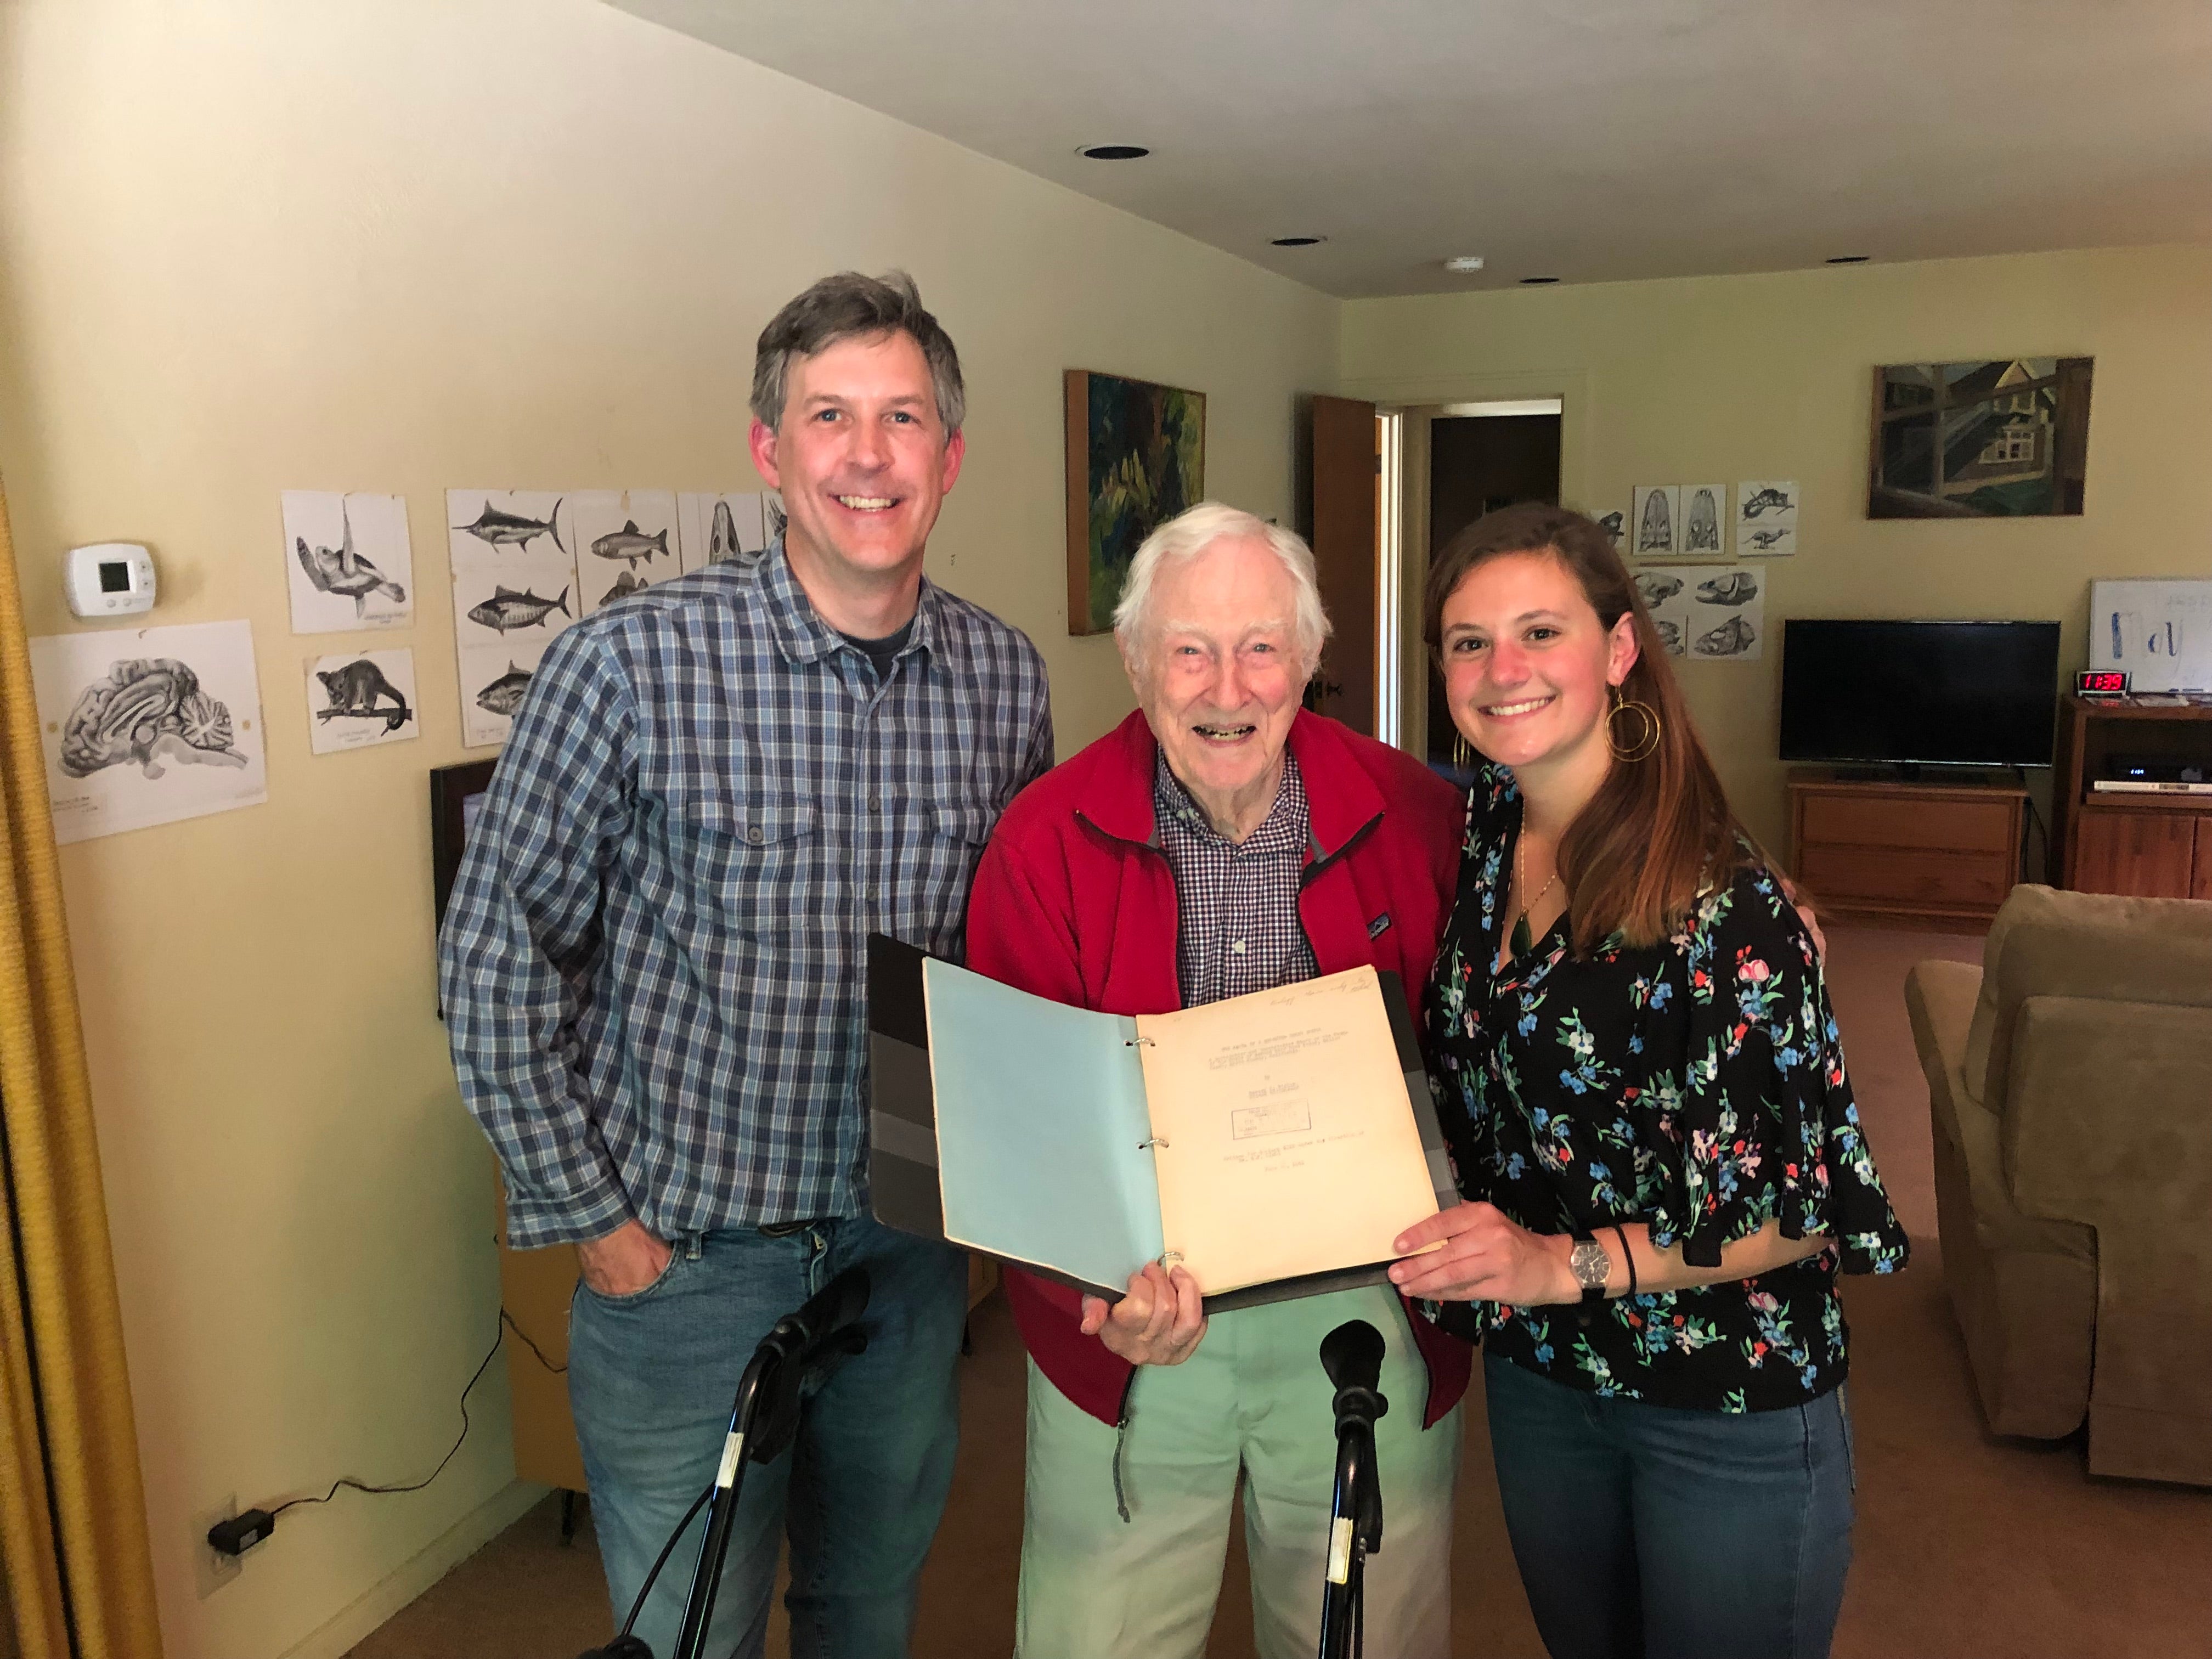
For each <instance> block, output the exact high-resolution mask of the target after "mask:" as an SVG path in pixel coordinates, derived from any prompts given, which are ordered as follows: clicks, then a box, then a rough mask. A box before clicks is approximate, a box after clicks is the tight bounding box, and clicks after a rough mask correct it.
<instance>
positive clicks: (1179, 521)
mask: <svg viewBox="0 0 2212 1659" xmlns="http://www.w3.org/2000/svg"><path fill="white" fill-rule="evenodd" d="M1219 541H1255V542H1263V543H1265V544H1267V550H1268V551H1269V552H1271V553H1273V555H1274V556H1276V557H1277V558H1278V559H1279V560H1281V561H1282V564H1283V568H1284V569H1285V570H1287V571H1288V572H1290V575H1291V586H1293V587H1295V588H1296V589H1297V614H1296V616H1295V617H1293V619H1292V620H1293V622H1294V623H1295V626H1296V629H1297V652H1298V670H1299V673H1300V675H1301V676H1302V677H1307V678H1310V676H1311V675H1312V673H1313V671H1314V670H1315V669H1316V667H1318V666H1319V665H1320V663H1321V648H1322V645H1323V644H1324V643H1325V642H1326V641H1327V640H1328V635H1329V623H1328V611H1324V610H1323V609H1322V603H1321V585H1320V583H1319V582H1318V581H1317V580H1316V578H1315V574H1314V556H1313V550H1312V549H1311V548H1310V547H1308V546H1307V545H1306V544H1305V541H1304V538H1302V537H1299V536H1297V535H1294V534H1293V533H1292V532H1290V531H1287V530H1285V529H1284V528H1283V527H1282V526H1280V525H1279V524H1269V523H1268V522H1267V520H1265V519H1262V518H1259V517H1257V516H1255V514H1253V513H1247V512H1245V511H1243V509H1242V508H1241V507H1230V506H1227V505H1225V503H1223V502H1220V501H1200V503H1199V504H1198V505H1197V506H1196V507H1190V508H1188V509H1187V510H1186V511H1184V512H1182V513H1177V514H1176V516H1175V517H1174V518H1172V519H1170V520H1168V521H1167V522H1166V523H1165V524H1164V525H1162V526H1160V527H1159V528H1158V529H1157V530H1155V531H1153V532H1152V534H1151V535H1149V536H1147V537H1146V538H1145V539H1144V542H1143V544H1141V545H1139V547H1138V549H1137V556H1136V557H1134V558H1133V559H1132V560H1130V561H1129V574H1128V576H1127V579H1126V580H1124V581H1123V582H1122V584H1121V603H1120V604H1119V605H1115V607H1114V637H1115V641H1118V642H1119V644H1120V645H1121V653H1122V654H1123V655H1124V656H1126V657H1127V658H1128V659H1129V660H1130V661H1132V662H1140V661H1142V660H1143V658H1144V652H1143V644H1144V638H1145V635H1146V630H1147V629H1148V628H1149V627H1150V625H1151V623H1152V617H1151V615H1150V610H1151V605H1152V583H1153V580H1155V579H1156V578H1157V577H1158V574H1159V572H1160V567H1161V566H1162V565H1164V564H1168V563H1170V562H1173V563H1176V564H1182V563H1185V562H1188V561H1189V560H1192V559H1194V558H1196V557H1197V556H1199V555H1200V554H1201V553H1203V552H1205V551H1206V549H1207V548H1209V547H1211V546H1212V545H1213V544H1214V543H1216V542H1219Z"/></svg>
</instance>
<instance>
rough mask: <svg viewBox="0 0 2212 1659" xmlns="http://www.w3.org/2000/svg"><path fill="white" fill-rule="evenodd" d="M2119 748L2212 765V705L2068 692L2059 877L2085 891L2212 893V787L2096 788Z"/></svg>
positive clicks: (2054, 871) (2058, 785) (2054, 818)
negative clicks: (2199, 791)
mask: <svg viewBox="0 0 2212 1659" xmlns="http://www.w3.org/2000/svg"><path fill="white" fill-rule="evenodd" d="M2118 755H2130V756H2141V757H2147V758H2151V759H2164V760H2169V761H2182V762H2188V761H2195V762H2198V763H2212V708H2207V707H2203V706H2202V705H2197V704H2189V705H2185V706H2183V707H2180V708H2173V707H2171V706H2167V705H2164V704H2145V703H2142V702H2138V701H2136V700H2135V699H2133V698H2113V699H2106V698H2093V697H2069V698H2068V699H2067V700H2066V703H2065V705H2064V707H2063V708H2062V709H2061V710H2060V715H2059V728H2058V769H2057V775H2056V776H2055V778H2054V779H2053V781H2052V783H2051V829H2052V832H2053V833H2052V841H2053V843H2054V845H2053V847H2052V849H2051V851H2052V856H2051V880H2052V881H2053V882H2054V883H2055V884H2057V885H2058V886H2061V887H2071V888H2074V889H2075V890H2078V891H2081V892H2084V893H2129V894H2133V895H2135V896H2137V897H2141V898H2199V899H2212V795H2184V794H2173V795H2163V794H2133V793H2106V792H2103V791H2100V790H2097V789H2095V788H2093V787H2092V786H2093V784H2094V783H2095V782H2096V781H2097V780H2098V779H2099V778H2100V777H2103V776H2106V775H2107V774H2108V773H2109V772H2111V771H2112V768H2111V767H2110V766H2109V764H2108V762H2109V761H2110V758H2111V757H2113V756H2118Z"/></svg>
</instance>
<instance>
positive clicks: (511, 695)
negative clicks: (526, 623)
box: [460, 635, 545, 749]
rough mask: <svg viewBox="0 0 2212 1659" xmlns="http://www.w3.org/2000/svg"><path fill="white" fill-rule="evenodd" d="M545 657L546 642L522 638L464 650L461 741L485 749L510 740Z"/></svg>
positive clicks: (517, 637) (462, 656) (471, 646)
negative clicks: (531, 679) (524, 697)
mask: <svg viewBox="0 0 2212 1659" xmlns="http://www.w3.org/2000/svg"><path fill="white" fill-rule="evenodd" d="M544 654H545V641H543V640H525V639H524V638H522V637H521V636H520V635H517V636H515V637H514V638H513V639H510V640H508V641H507V642H506V643H505V644H503V645H465V646H463V647H461V652H460V659H461V742H462V744H463V745H464V746H465V747H467V748H470V749H483V748H486V747H489V746H490V745H492V744H501V743H505V742H506V741H507V732H509V731H510V730H511V729H512V728H513V725H514V711H515V710H516V709H518V708H521V707H522V699H523V695H524V694H525V693H526V692H527V691H528V690H530V678H531V676H532V675H533V674H535V673H536V672H537V671H538V659H539V658H541V657H543V656H544Z"/></svg>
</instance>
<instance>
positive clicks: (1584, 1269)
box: [1567, 1238, 1613, 1291]
mask: <svg viewBox="0 0 2212 1659" xmlns="http://www.w3.org/2000/svg"><path fill="white" fill-rule="evenodd" d="M1567 1261H1568V1264H1569V1265H1570V1266H1571V1267H1573V1269H1574V1272H1575V1283H1576V1284H1577V1285H1581V1286H1582V1287H1583V1289H1584V1290H1586V1291H1587V1290H1590V1289H1593V1288H1602V1287H1603V1285H1604V1284H1605V1281H1606V1280H1607V1279H1609V1278H1610V1277H1612V1274H1613V1258H1612V1257H1611V1256H1609V1255H1607V1254H1606V1253H1605V1246H1604V1245H1602V1244H1601V1243H1598V1242H1597V1241H1596V1240H1595V1239H1594V1238H1586V1239H1584V1240H1583V1242H1582V1243H1579V1244H1577V1245H1576V1246H1575V1249H1574V1254H1573V1255H1571V1256H1569V1257H1568V1258H1567Z"/></svg>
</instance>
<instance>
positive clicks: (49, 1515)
mask: <svg viewBox="0 0 2212 1659" xmlns="http://www.w3.org/2000/svg"><path fill="white" fill-rule="evenodd" d="M0 848H4V852H5V856H6V872H5V878H4V880H0V1154H4V1157H0V1217H4V1219H5V1222H6V1225H5V1226H4V1227H0V1562H4V1563H5V1565H6V1568H7V1576H8V1599H9V1601H11V1602H12V1603H13V1605H14V1607H15V1622H16V1630H17V1635H18V1638H19V1639H20V1641H21V1644H22V1652H23V1659H159V1656H160V1654H161V1629H160V1626H159V1625H158V1624H157V1623H156V1621H155V1608H154V1577H153V1567H152V1563H151V1561H150V1559H149V1555H148V1551H147V1542H146V1506H145V1497H144V1493H143V1488H142V1486H141V1484H140V1480H139V1473H138V1442H137V1431H136V1430H135V1428H134V1427H133V1425H132V1422H131V1384H130V1378H129V1376H128V1375H127V1374H126V1373H125V1369H124V1364H123V1324H122V1317H121V1314H120V1311H119V1310H118V1307H117V1305H116V1297H115V1270H114V1262H113V1259H112V1255H110V1252H109V1247H108V1237H107V1207H106V1200H105V1198H104V1196H103V1194H102V1193H101V1190H100V1153H99V1149H98V1147H97V1146H95V1144H94V1138H93V1122H92V1094H91V1090H90V1087H89V1085H88V1082H87V1080H86V1076H85V1064H84V1039H83V1034H82V1030H81V1029H80V1026H79V1024H78V1019H77V1005H76V976H75V975H74V974H73V973H72V971H71V969H70V954H69V935H68V933H67V930H66V928H65V927H64V922H63V918H62V890H61V876H60V872H59V870H58V866H57V861H56V858H55V853H54V832H53V820H52V815H51V812H50V811H49V808H48V806H47V801H46V763H45V761H44V760H43V758H42V757H41V755H40V746H39V719H38V706H37V703H36V702H35V701H34V700H33V696H32V690H31V659H30V653H29V650H28V647H27V644H26V642H25V639H24V634H23V614H22V602H21V595H20V593H19V592H18V590H17V587H16V584H15V544H14V542H13V540H12V538H10V536H9V532H8V513H7V505H6V502H5V501H4V499H0Z"/></svg>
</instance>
